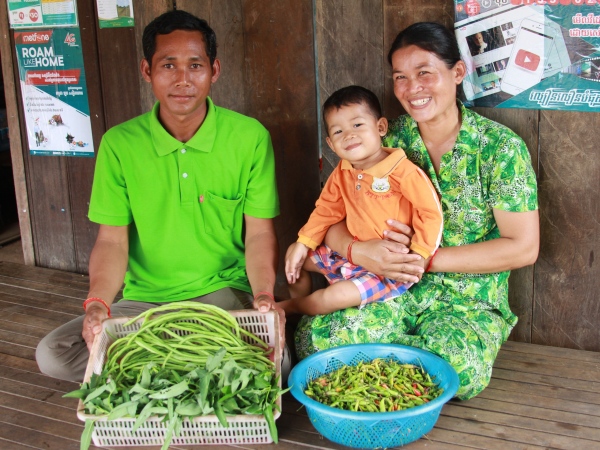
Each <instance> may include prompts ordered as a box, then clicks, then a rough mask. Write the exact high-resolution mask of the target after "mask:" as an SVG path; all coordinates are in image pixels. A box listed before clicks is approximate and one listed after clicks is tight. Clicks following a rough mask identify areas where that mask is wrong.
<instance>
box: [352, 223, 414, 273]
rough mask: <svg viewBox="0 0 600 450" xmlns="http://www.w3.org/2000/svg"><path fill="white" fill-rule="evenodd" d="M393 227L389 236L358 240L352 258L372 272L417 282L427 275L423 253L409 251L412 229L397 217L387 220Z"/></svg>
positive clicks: (385, 234) (387, 233) (386, 232)
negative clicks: (424, 271)
mask: <svg viewBox="0 0 600 450" xmlns="http://www.w3.org/2000/svg"><path fill="white" fill-rule="evenodd" d="M386 223H387V224H388V225H389V226H390V228H391V229H390V230H386V231H385V232H384V236H385V239H384V240H380V239H372V240H370V241H366V242H356V243H355V244H354V245H353V247H352V260H353V261H355V262H356V263H357V264H359V265H361V266H362V267H364V268H365V269H367V270H368V271H369V272H373V273H376V274H377V275H381V276H384V277H386V278H390V279H392V280H398V281H403V282H408V283H417V282H419V280H420V279H421V276H422V275H423V267H422V266H423V263H422V259H423V258H421V256H420V255H417V254H413V253H409V248H410V242H411V238H412V236H413V234H414V232H413V230H412V228H410V227H409V226H408V225H406V224H403V223H402V222H398V221H397V220H391V219H390V220H388V221H387V222H386Z"/></svg>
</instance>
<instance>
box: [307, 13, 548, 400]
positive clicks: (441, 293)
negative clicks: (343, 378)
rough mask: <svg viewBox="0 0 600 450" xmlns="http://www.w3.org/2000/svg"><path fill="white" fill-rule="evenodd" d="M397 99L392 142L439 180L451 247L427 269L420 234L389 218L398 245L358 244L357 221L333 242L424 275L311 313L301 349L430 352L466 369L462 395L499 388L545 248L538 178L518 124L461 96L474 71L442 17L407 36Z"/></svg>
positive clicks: (397, 73) (396, 53)
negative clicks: (392, 295)
mask: <svg viewBox="0 0 600 450" xmlns="http://www.w3.org/2000/svg"><path fill="white" fill-rule="evenodd" d="M388 60H389V62H390V64H391V65H392V72H393V75H392V78H393V81H394V94H395V96H396V98H397V99H398V100H399V101H400V104H401V105H402V106H403V107H404V109H405V110H406V112H407V113H408V114H407V115H404V116H401V117H399V118H398V119H396V120H395V121H394V122H392V124H391V126H390V130H389V132H388V134H387V135H386V136H385V137H384V145H385V146H389V147H402V148H403V149H405V151H406V153H407V155H408V157H409V158H410V159H411V160H412V161H413V162H414V163H416V164H417V165H418V166H420V167H421V168H422V169H423V170H425V172H426V173H427V174H428V175H429V177H430V178H431V180H432V182H433V184H434V186H435V187H436V190H437V191H438V194H439V195H440V199H441V203H442V208H443V212H444V233H443V238H442V244H441V248H440V249H439V250H438V252H437V253H436V254H435V255H434V256H432V257H431V258H430V260H429V261H427V264H426V265H425V267H427V269H426V270H425V272H426V273H423V272H424V271H423V269H422V268H420V267H418V266H416V265H414V264H411V262H414V261H415V260H416V259H418V258H419V256H418V255H413V254H409V253H407V250H406V247H407V246H408V245H409V243H410V236H411V233H412V232H411V230H410V228H409V227H407V226H406V225H404V224H400V223H398V222H396V221H391V220H390V221H388V225H389V226H390V228H391V230H390V231H389V232H388V233H387V234H386V238H387V240H373V241H368V242H356V243H354V244H352V242H353V237H352V236H351V235H350V234H349V232H348V230H347V228H346V227H345V224H343V223H341V224H338V225H336V226H335V227H333V228H331V229H330V231H329V233H328V235H327V238H326V243H327V244H328V245H329V246H330V247H332V248H333V249H334V250H336V251H337V252H338V253H340V254H341V255H342V256H346V255H347V252H348V249H349V247H351V248H352V259H353V261H354V262H355V263H356V264H358V265H362V266H364V267H365V268H366V269H367V270H370V271H372V272H375V273H377V274H380V275H383V276H387V277H390V278H395V279H398V280H404V281H413V282H416V283H417V284H415V285H414V286H413V287H412V288H411V289H409V290H408V291H407V292H406V293H405V294H403V295H402V296H401V297H398V298H396V299H394V300H390V301H388V302H385V303H374V304H371V305H368V306H367V307H365V308H363V309H361V310H358V309H356V308H349V309H346V310H342V311H336V312H334V313H332V314H328V315H325V316H315V317H308V316H304V317H303V318H302V319H301V320H300V323H299V324H298V328H297V330H296V334H295V343H296V350H297V353H298V356H299V357H300V358H303V357H305V356H307V355H309V354H311V353H313V352H315V351H318V350H323V349H325V348H329V347H336V346H339V345H344V344H349V343H357V342H393V343H398V344H405V345H411V346H414V347H420V348H424V349H427V350H429V351H431V352H433V353H435V354H437V355H439V356H441V357H442V358H444V359H446V360H447V361H448V362H449V363H450V364H452V366H453V367H454V368H455V369H456V371H457V372H458V374H459V379H460V388H459V391H458V393H457V397H458V398H460V399H468V398H471V397H474V396H475V395H477V394H478V393H479V392H481V391H482V390H483V389H484V388H485V387H486V386H487V385H488V383H489V380H490V376H491V370H492V365H493V363H494V360H495V358H496V355H497V353H498V350H499V348H500V346H501V344H502V343H503V342H504V341H505V340H506V339H507V338H508V335H509V333H510V331H511V329H512V328H513V326H514V325H515V324H516V322H517V317H516V316H515V315H514V314H513V313H512V312H511V311H510V308H509V306H508V276H509V273H510V272H509V271H510V270H511V269H516V268H519V267H523V266H526V265H530V264H533V263H534V262H535V260H536V258H537V254H538V247H539V217H538V211H537V187H536V179H535V173H534V172H533V169H532V167H531V161H530V156H529V153H528V151H527V148H526V146H525V143H524V142H523V140H522V139H521V138H519V137H518V136H517V135H516V134H514V133H513V132H512V131H510V130H509V129H508V128H506V127H504V126H502V125H500V124H498V123H495V122H492V121H491V120H488V119H486V118H484V117H482V116H480V115H478V114H476V113H475V112H473V111H470V110H468V109H466V108H465V107H464V106H463V105H462V103H461V102H459V101H458V100H457V89H458V86H459V85H460V84H461V82H462V80H463V78H464V76H465V73H466V66H465V64H464V63H463V61H461V60H460V54H459V50H458V46H457V43H456V40H455V37H454V35H453V34H452V33H451V32H449V31H448V30H447V29H446V28H445V27H443V26H442V25H439V24H435V23H417V24H414V25H412V26H410V27H408V28H406V29H405V30H404V31H402V32H401V33H400V34H399V35H398V36H397V37H396V40H395V41H394V43H393V44H392V47H391V50H390V52H389V54H388Z"/></svg>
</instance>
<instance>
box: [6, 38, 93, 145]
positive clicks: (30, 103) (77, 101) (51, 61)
mask: <svg viewBox="0 0 600 450" xmlns="http://www.w3.org/2000/svg"><path fill="white" fill-rule="evenodd" d="M15 46H16V54H17V62H18V66H19V79H20V82H21V93H22V96H23V110H24V113H25V125H26V128H27V137H28V140H29V151H30V153H31V154H32V155H54V156H94V149H93V141H92V124H91V121H90V108H89V104H88V93H87V86H86V82H85V71H84V68H83V54H82V51H81V38H80V36H79V28H54V29H47V30H35V31H17V32H15Z"/></svg>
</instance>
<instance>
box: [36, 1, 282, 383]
mask: <svg viewBox="0 0 600 450" xmlns="http://www.w3.org/2000/svg"><path fill="white" fill-rule="evenodd" d="M142 45H143V49H144V59H143V60H142V62H141V67H140V69H141V72H142V76H143V78H144V80H146V81H147V82H148V83H150V84H151V85H152V90H153V92H154V95H155V96H156V98H157V100H158V102H157V103H156V104H155V106H154V108H153V109H152V111H151V112H148V113H146V114H143V115H141V116H139V117H136V118H134V119H132V120H129V121H127V122H125V123H123V124H121V125H118V126H116V127H114V128H112V129H110V130H109V131H107V133H106V134H105V135H104V137H103V139H102V143H101V145H100V149H99V152H98V157H97V162H96V169H95V174H94V183H93V187H92V196H91V201H90V209H89V218H90V220H92V221H94V222H97V223H99V224H100V228H99V232H98V237H97V240H96V243H95V245H94V248H93V250H92V253H91V256H90V265H89V273H90V290H89V293H88V298H87V300H86V301H85V302H84V310H85V315H84V316H82V317H79V318H77V319H75V320H73V321H71V322H69V323H67V324H65V325H64V326H62V327H60V328H58V329H57V330H54V331H53V332H51V333H50V334H49V335H48V336H46V337H45V338H44V339H43V340H42V341H41V342H40V344H39V345H38V349H37V352H36V359H37V361H38V365H39V367H40V370H41V371H42V372H44V373H46V374H48V375H50V376H53V377H55V378H61V379H65V380H72V381H81V380H82V379H83V376H84V373H85V368H86V365H87V359H88V357H89V350H90V349H91V346H92V343H93V340H94V337H95V336H96V335H97V334H99V333H100V332H101V322H102V321H103V320H104V319H106V318H108V317H111V315H112V316H135V315H137V314H139V313H140V312H142V311H144V310H147V309H149V308H152V307H155V306H158V305H159V304H160V303H162V302H174V301H180V300H190V299H194V300H197V301H201V302H204V303H210V304H215V305H218V306H220V307H222V308H224V309H228V310H233V309H243V308H249V307H252V306H254V307H255V308H257V309H259V310H260V311H263V312H264V311H268V310H269V309H278V308H276V306H275V302H274V300H273V294H272V292H273V287H274V284H275V276H276V267H277V258H278V256H277V240H276V236H275V231H274V227H273V221H272V219H273V217H275V216H276V215H278V214H279V203H278V197H277V190H276V182H275V167H274V166H275V163H274V155H273V148H272V144H271V139H270V136H269V133H268V132H267V130H266V129H265V128H264V127H263V126H262V125H260V124H259V123H258V122H257V121H256V120H254V119H251V118H249V117H245V116H242V115H241V114H237V113H235V112H233V111H229V110H226V109H223V108H220V107H217V106H215V105H214V104H213V102H212V100H211V99H210V98H209V97H208V94H209V91H210V88H211V86H212V84H213V83H215V82H216V81H217V79H218V78H219V74H220V71H221V65H220V62H219V60H218V59H217V58H216V47H217V46H216V37H215V34H214V31H213V30H212V29H211V28H210V27H209V26H208V24H207V23H206V22H205V21H204V20H201V19H198V18H197V17H195V16H193V15H191V14H189V13H186V12H184V11H181V10H174V11H170V12H167V13H165V14H163V15H161V16H159V17H157V18H156V19H155V20H154V21H152V22H151V23H150V24H149V25H148V26H147V27H146V28H145V30H144V35H143V39H142ZM244 230H245V231H244ZM123 280H125V288H124V291H123V300H121V301H119V302H118V303H115V304H114V305H113V301H114V298H115V296H116V295H117V293H118V292H119V290H120V289H121V287H122V285H123ZM252 293H254V296H253V295H252ZM278 312H280V317H281V320H282V321H284V317H283V314H282V312H281V311H280V310H279V309H278Z"/></svg>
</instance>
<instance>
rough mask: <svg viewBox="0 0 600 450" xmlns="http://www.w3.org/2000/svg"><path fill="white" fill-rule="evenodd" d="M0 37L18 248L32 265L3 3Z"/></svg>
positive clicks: (10, 49) (0, 4)
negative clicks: (16, 217)
mask: <svg viewBox="0 0 600 450" xmlns="http://www.w3.org/2000/svg"><path fill="white" fill-rule="evenodd" d="M0 36H2V42H0V54H1V55H2V57H1V59H2V76H3V78H4V96H5V97H6V113H7V114H6V115H7V118H8V133H9V139H10V157H11V161H12V170H13V179H14V183H15V196H16V199H17V210H18V217H19V228H20V230H21V245H22V247H23V258H24V261H25V264H27V265H29V266H34V265H35V253H34V250H33V235H32V229H31V216H30V214H29V199H28V196H27V184H26V178H25V161H24V158H23V141H22V139H21V136H22V134H21V124H20V122H19V108H18V106H17V101H18V95H17V80H16V79H15V71H14V64H13V54H14V52H13V40H12V39H11V34H10V27H9V23H8V11H7V3H6V2H5V1H0Z"/></svg>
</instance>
